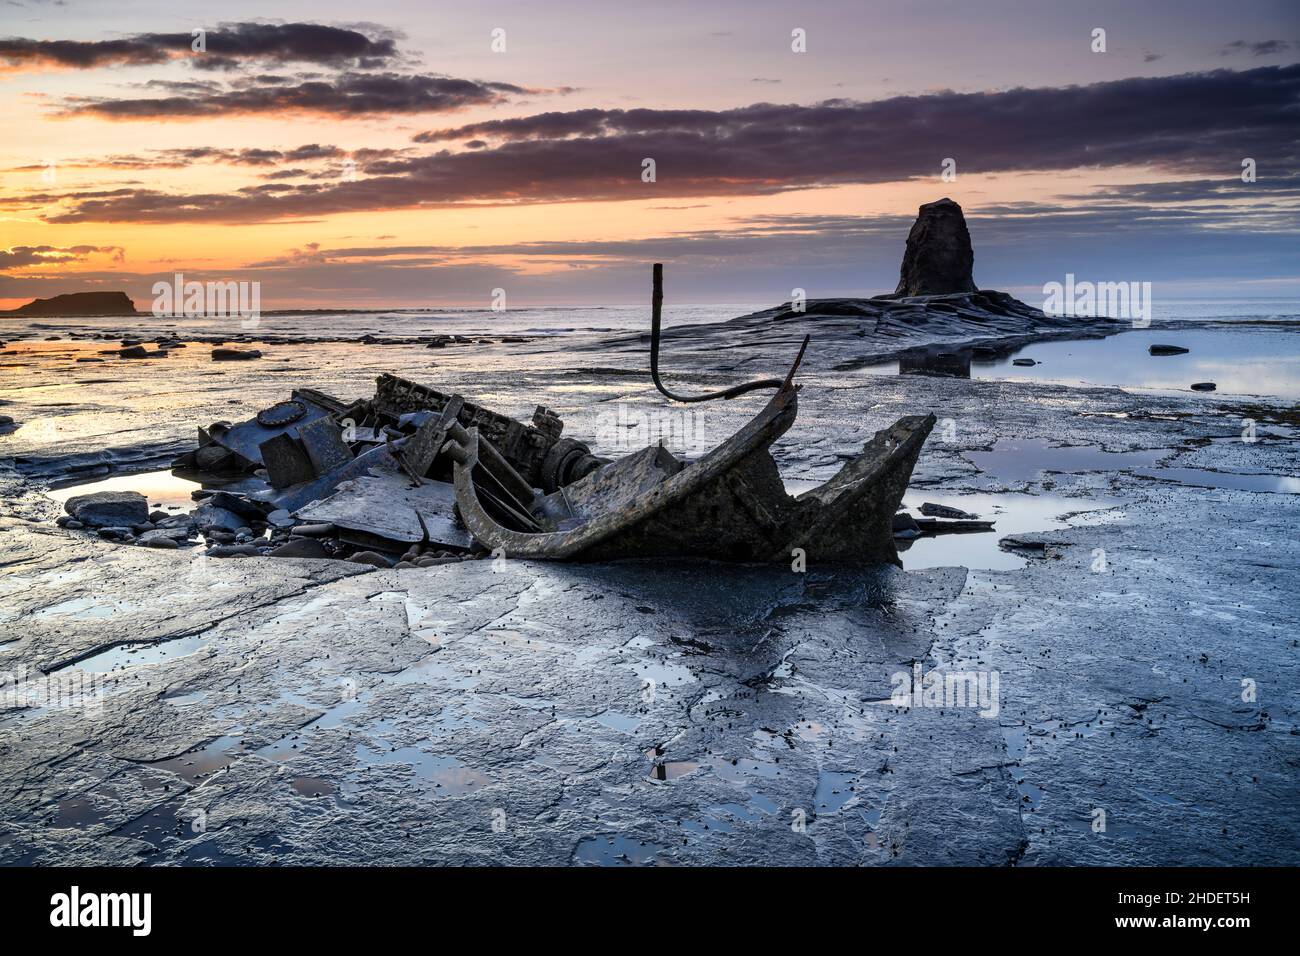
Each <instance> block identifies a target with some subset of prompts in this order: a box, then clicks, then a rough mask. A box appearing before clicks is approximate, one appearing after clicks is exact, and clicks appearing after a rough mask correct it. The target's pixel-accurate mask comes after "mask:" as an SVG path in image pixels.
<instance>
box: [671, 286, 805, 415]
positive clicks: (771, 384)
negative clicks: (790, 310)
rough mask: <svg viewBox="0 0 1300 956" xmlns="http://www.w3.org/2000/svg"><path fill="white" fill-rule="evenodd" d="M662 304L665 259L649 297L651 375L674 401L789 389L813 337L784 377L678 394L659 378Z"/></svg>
mask: <svg viewBox="0 0 1300 956" xmlns="http://www.w3.org/2000/svg"><path fill="white" fill-rule="evenodd" d="M663 304H664V266H663V263H662V262H656V263H655V264H654V290H653V293H652V295H651V298H650V377H651V378H652V379H654V383H655V388H657V389H659V391H661V392H662V393H663V394H664V395H666V396H668V397H669V398H671V399H672V400H673V401H674V402H709V401H712V400H713V399H715V398H735V397H736V396H737V395H744V394H745V393H746V392H753V391H757V390H758V389H760V388H775V389H778V390H782V391H783V390H785V389H788V388H790V387H791V383H792V382H793V381H794V373H795V369H797V368H798V367H799V363H800V362H802V361H803V353H804V350H805V349H806V348H808V340H809V339H810V338H812V336H810V335H805V336H804V337H803V345H801V346H799V354H798V355H797V356H795V360H794V364H793V365H792V366H790V371H789V373H788V374H787V375H786V377H785V379H784V380H782V379H779V378H764V379H759V380H758V381H755V382H746V383H745V384H744V385H733V386H732V387H731V388H726V389H722V390H721V391H718V392H705V393H704V394H703V395H678V394H676V393H675V392H670V391H668V389H667V388H665V387H664V383H663V382H662V381H660V379H659V327H660V324H661V323H662V321H663V315H662V312H663Z"/></svg>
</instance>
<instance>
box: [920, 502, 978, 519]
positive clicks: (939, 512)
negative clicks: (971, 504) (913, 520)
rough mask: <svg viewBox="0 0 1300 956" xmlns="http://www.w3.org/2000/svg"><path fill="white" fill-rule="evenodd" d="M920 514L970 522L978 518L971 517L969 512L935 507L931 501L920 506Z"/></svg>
mask: <svg viewBox="0 0 1300 956" xmlns="http://www.w3.org/2000/svg"><path fill="white" fill-rule="evenodd" d="M921 514H923V515H926V516H927V517H930V518H957V519H964V520H970V519H973V518H978V517H979V515H973V514H971V513H970V512H969V511H962V510H961V509H960V508H949V507H948V506H947V505H936V504H935V503H934V502H933V501H927V502H926V503H925V504H923V505H921Z"/></svg>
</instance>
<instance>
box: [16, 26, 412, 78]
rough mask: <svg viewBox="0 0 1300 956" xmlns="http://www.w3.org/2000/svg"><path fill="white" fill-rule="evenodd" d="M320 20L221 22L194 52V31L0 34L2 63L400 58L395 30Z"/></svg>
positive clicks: (65, 65) (46, 65)
mask: <svg viewBox="0 0 1300 956" xmlns="http://www.w3.org/2000/svg"><path fill="white" fill-rule="evenodd" d="M372 34H374V35H367V34H365V33H362V32H360V31H358V30H352V29H346V28H343V27H331V26H323V25H321V24H317V23H223V24H220V25H219V26H217V27H215V28H213V29H211V30H208V31H207V32H206V34H205V36H204V40H205V43H206V47H207V50H206V52H204V53H196V52H195V51H194V50H193V49H192V46H193V44H194V37H193V35H192V34H191V33H188V32H187V33H138V34H133V35H131V36H128V37H124V38H121V39H116V40H29V39H24V38H21V37H9V38H4V39H0V69H7V70H37V69H50V68H62V69H79V70H85V69H93V68H95V67H102V66H122V65H140V64H149V63H162V62H165V61H167V60H171V59H175V58H177V57H181V56H185V57H190V58H191V61H192V62H193V64H194V65H195V66H197V67H199V68H202V69H230V68H232V67H234V66H237V65H239V64H240V63H243V62H248V61H260V62H268V63H290V62H306V63H319V64H324V65H328V66H335V67H341V66H357V67H374V66H382V65H384V64H386V63H389V62H391V61H393V60H394V59H396V58H397V55H398V51H397V46H396V40H395V38H394V36H392V35H391V34H389V33H387V32H386V31H382V30H380V29H377V28H375V29H372Z"/></svg>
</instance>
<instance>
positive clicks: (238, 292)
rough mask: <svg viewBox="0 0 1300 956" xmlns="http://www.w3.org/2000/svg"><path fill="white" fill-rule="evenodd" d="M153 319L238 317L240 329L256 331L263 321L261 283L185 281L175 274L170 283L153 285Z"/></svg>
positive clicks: (183, 275)
mask: <svg viewBox="0 0 1300 956" xmlns="http://www.w3.org/2000/svg"><path fill="white" fill-rule="evenodd" d="M152 291H153V296H154V299H153V314H154V317H155V318H164V317H167V318H180V317H186V316H202V317H208V318H212V317H217V318H221V317H236V316H237V317H238V318H239V320H240V323H239V324H240V326H242V327H243V328H246V329H252V328H256V327H257V324H258V322H259V320H260V319H261V317H262V283H260V282H246V281H242V280H241V281H238V282H235V281H230V280H227V281H224V282H218V281H212V280H210V281H208V282H199V281H197V280H193V279H191V280H189V281H186V279H185V273H183V272H178V273H176V274H175V275H174V276H173V277H172V281H171V282H167V281H165V280H161V281H158V282H155V283H154V284H153V290H152Z"/></svg>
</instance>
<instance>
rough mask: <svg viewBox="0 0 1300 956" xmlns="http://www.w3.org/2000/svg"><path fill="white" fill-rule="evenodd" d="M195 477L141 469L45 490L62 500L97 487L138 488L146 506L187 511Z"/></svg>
mask: <svg viewBox="0 0 1300 956" xmlns="http://www.w3.org/2000/svg"><path fill="white" fill-rule="evenodd" d="M199 487H200V486H199V483H198V482H197V481H186V480H185V479H184V478H177V477H176V476H175V475H173V474H172V473H171V472H170V471H144V472H139V473H137V474H133V475H115V476H113V477H112V478H104V479H101V480H100V481H92V482H87V483H85V484H76V485H65V486H63V487H61V488H54V489H52V490H50V491H49V492H47V494H48V495H49V496H50V497H51V498H53V499H54V500H55V501H57V502H58V503H59V504H63V503H64V502H65V501H67V500H68V499H69V498H72V497H74V496H76V495H89V494H94V493H95V492H97V491H138V492H139V493H140V494H142V495H144V496H145V497H146V498H147V499H149V507H150V508H155V507H158V508H162V509H164V510H166V511H189V510H191V509H192V508H193V507H194V499H193V498H192V497H191V493H192V492H193V491H195V490H196V489H197V488H199Z"/></svg>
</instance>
